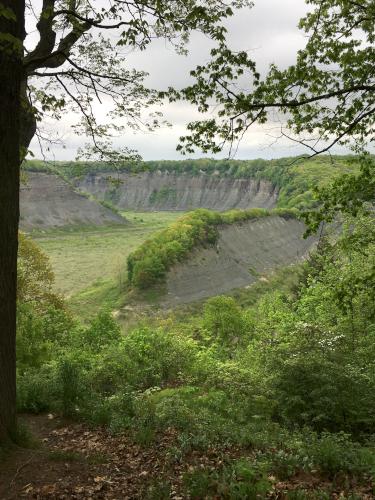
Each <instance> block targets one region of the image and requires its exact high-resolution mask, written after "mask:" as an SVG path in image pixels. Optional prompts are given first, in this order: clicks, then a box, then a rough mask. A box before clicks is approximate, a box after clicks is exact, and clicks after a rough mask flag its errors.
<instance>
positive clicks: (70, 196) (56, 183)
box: [20, 172, 125, 230]
mask: <svg viewBox="0 0 375 500" xmlns="http://www.w3.org/2000/svg"><path fill="white" fill-rule="evenodd" d="M20 212H21V216H20V226H21V228H22V229H25V230H30V229H35V228H53V227H62V226H70V225H103V224H123V223H124V222H125V220H124V219H123V218H122V217H120V216H119V215H117V214H116V213H114V212H112V211H111V210H109V209H108V208H105V207H103V206H102V205H100V204H99V203H96V202H95V201H93V200H90V199H88V198H86V197H85V196H83V195H81V194H79V193H77V192H76V191H74V189H73V188H72V186H71V185H70V184H68V183H67V182H65V181H64V180H63V179H62V178H60V177H58V176H57V175H54V174H45V173H35V172H28V173H27V183H26V184H24V185H22V186H21V193H20Z"/></svg>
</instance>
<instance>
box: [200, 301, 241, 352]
mask: <svg viewBox="0 0 375 500" xmlns="http://www.w3.org/2000/svg"><path fill="white" fill-rule="evenodd" d="M203 326H204V327H205V328H206V329H207V330H208V331H209V332H210V334H211V335H212V336H213V337H214V338H215V339H216V340H217V342H218V343H219V344H223V345H226V344H228V343H231V344H233V343H235V344H236V343H238V342H240V340H242V336H243V334H244V330H245V322H244V319H243V317H242V312H241V309H240V308H239V307H238V305H237V304H236V302H235V300H234V299H233V298H232V297H226V296H224V295H222V296H219V297H212V298H211V299H209V300H207V302H206V303H205V305H204V310H203Z"/></svg>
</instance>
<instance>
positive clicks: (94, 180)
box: [75, 170, 277, 211]
mask: <svg viewBox="0 0 375 500" xmlns="http://www.w3.org/2000/svg"><path fill="white" fill-rule="evenodd" d="M114 180H115V182H113V181H114ZM75 185H76V186H77V187H78V188H79V189H81V190H83V191H86V192H88V193H90V194H93V195H94V196H95V197H96V198H98V199H101V200H110V201H111V202H112V203H113V204H114V205H115V206H116V207H118V208H121V209H124V210H145V211H147V210H192V209H195V208H210V209H213V210H220V211H223V210H229V209H231V208H253V207H260V208H273V207H274V206H275V205H276V202H277V190H276V189H275V188H274V186H273V185H272V184H271V183H270V182H268V181H264V180H256V179H234V178H230V177H220V176H219V175H215V174H212V175H207V174H205V173H201V174H199V175H189V174H186V173H176V172H168V171H160V170H159V171H154V172H142V173H138V174H129V173H124V172H123V173H120V174H117V173H116V174H115V173H110V172H105V173H100V172H93V173H88V174H86V175H84V176H83V177H81V178H78V179H76V180H75Z"/></svg>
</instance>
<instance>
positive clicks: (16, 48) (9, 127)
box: [0, 0, 25, 442]
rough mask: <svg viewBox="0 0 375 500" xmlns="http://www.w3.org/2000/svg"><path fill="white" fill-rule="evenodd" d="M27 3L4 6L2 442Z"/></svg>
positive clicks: (10, 359)
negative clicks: (23, 45)
mask: <svg viewBox="0 0 375 500" xmlns="http://www.w3.org/2000/svg"><path fill="white" fill-rule="evenodd" d="M24 16H25V1H24V0H1V4H0V442H1V441H6V440H8V439H9V438H10V437H11V436H12V433H13V432H14V431H15V429H16V288H17V247H18V219H19V167H20V130H21V126H20V115H21V99H20V89H21V81H22V79H23V69H22V58H23V53H22V44H23V39H24Z"/></svg>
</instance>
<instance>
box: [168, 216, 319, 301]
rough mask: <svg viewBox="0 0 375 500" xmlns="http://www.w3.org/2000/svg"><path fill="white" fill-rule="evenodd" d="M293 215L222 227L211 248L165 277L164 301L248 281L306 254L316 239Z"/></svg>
mask: <svg viewBox="0 0 375 500" xmlns="http://www.w3.org/2000/svg"><path fill="white" fill-rule="evenodd" d="M304 231H305V225H304V224H303V223H302V222H300V221H298V220H297V219H293V218H291V219H284V218H283V217H278V216H272V217H265V218H262V219H258V220H255V221H248V222H244V223H242V224H233V225H228V226H223V227H222V228H221V229H220V237H219V240H218V243H217V245H216V246H215V247H210V248H201V249H197V250H196V251H195V252H193V253H192V255H191V257H190V259H189V260H188V261H187V262H185V263H183V264H178V265H176V266H175V267H174V268H173V269H172V270H171V271H170V272H169V273H168V277H167V296H166V299H165V300H166V302H167V303H168V305H176V304H182V303H188V302H193V301H196V300H200V299H204V298H206V297H211V296H215V295H219V294H221V293H226V292H228V291H230V290H232V289H234V288H240V287H244V286H247V285H251V284H252V283H254V282H255V281H257V280H258V279H259V278H260V277H261V276H262V275H266V274H268V273H269V272H271V271H272V270H274V269H276V268H278V267H282V266H285V265H288V264H292V263H294V262H296V261H298V260H301V259H303V258H305V257H306V256H307V255H308V253H309V250H311V249H312V247H313V246H314V245H315V243H316V238H315V237H309V238H307V239H303V233H304Z"/></svg>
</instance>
